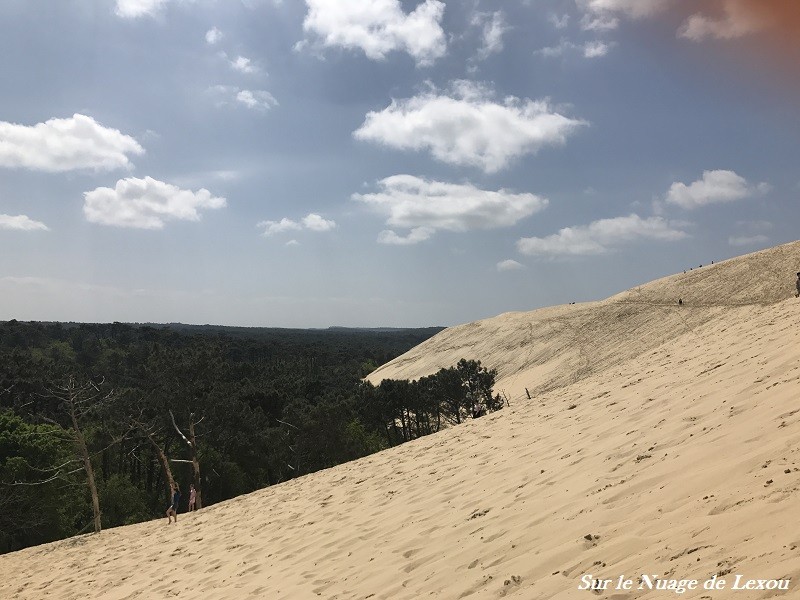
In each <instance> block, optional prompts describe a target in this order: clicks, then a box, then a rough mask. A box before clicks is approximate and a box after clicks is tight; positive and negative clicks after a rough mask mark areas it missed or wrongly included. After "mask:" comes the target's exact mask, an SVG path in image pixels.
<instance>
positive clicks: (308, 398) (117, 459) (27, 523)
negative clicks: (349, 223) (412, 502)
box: [0, 321, 503, 552]
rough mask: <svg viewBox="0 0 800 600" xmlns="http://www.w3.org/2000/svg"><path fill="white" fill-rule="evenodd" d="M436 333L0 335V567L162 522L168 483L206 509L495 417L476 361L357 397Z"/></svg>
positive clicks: (64, 327) (26, 327)
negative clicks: (14, 557)
mask: <svg viewBox="0 0 800 600" xmlns="http://www.w3.org/2000/svg"><path fill="white" fill-rule="evenodd" d="M440 330H441V328H427V329H400V330H357V329H331V330H291V329H259V328H220V327H197V326H194V327H193V326H177V325H176V326H158V327H156V326H139V325H126V324H120V323H113V324H103V325H89V324H59V323H26V322H17V321H9V322H5V323H2V322H0V552H7V551H10V550H16V549H20V548H23V547H26V546H30V545H33V544H38V543H42V542H46V541H52V540H56V539H61V538H64V537H68V536H71V535H75V534H77V533H82V532H85V531H95V530H99V529H100V528H105V527H113V526H116V525H123V524H130V523H135V522H139V521H143V520H147V519H151V518H153V517H156V516H160V515H163V513H164V510H165V509H166V506H167V503H168V502H167V498H168V497H169V496H168V490H169V485H170V483H172V481H176V482H178V483H179V484H180V486H181V489H182V490H184V498H185V497H186V496H187V494H186V490H188V487H189V483H194V484H195V487H196V488H197V490H198V505H199V507H202V506H208V505H210V504H214V503H215V502H219V501H221V500H225V499H228V498H232V497H234V496H237V495H240V494H243V493H247V492H251V491H254V490H256V489H259V488H262V487H264V486H268V485H273V484H276V483H279V482H281V481H286V480H288V479H291V478H293V477H297V476H299V475H303V474H307V473H311V472H314V471H317V470H319V469H323V468H327V467H330V466H334V465H336V464H340V463H342V462H345V461H348V460H353V459H355V458H359V457H362V456H366V455H368V454H371V453H373V452H376V451H378V450H382V449H384V448H387V447H390V446H394V445H397V444H401V443H403V442H406V441H409V440H412V439H415V438H418V437H420V436H423V435H427V434H430V433H434V432H436V431H439V430H440V429H442V428H443V427H446V426H449V425H452V424H457V423H460V422H462V421H463V420H464V419H465V418H467V417H468V416H471V415H473V413H475V414H480V412H482V411H493V410H497V409H499V408H501V407H502V405H503V403H502V400H501V399H500V397H499V396H493V395H492V388H493V386H494V382H495V378H496V371H495V370H488V369H486V368H485V367H483V366H482V365H481V364H480V362H479V361H467V360H461V361H460V362H459V363H458V364H457V365H455V366H453V367H450V368H446V369H441V370H440V371H439V372H438V373H436V374H434V375H431V376H429V377H423V378H421V379H419V380H417V381H414V382H409V381H394V380H385V381H383V382H382V383H381V385H379V386H372V385H371V384H369V383H366V382H364V381H363V377H364V376H366V375H367V374H368V373H370V372H371V371H373V370H374V369H375V368H376V367H377V366H378V365H380V364H382V363H385V362H388V361H389V360H391V359H392V358H395V357H396V356H399V355H400V354H402V353H403V352H405V351H407V350H408V349H410V348H412V347H413V346H416V345H417V344H419V343H421V342H422V341H424V340H425V339H427V338H429V337H431V336H432V335H434V334H435V333H437V332H438V331H440ZM476 411H477V412H476Z"/></svg>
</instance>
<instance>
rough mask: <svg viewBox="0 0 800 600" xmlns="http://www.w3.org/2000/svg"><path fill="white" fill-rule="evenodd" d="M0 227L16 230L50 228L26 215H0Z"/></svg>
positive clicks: (44, 229)
mask: <svg viewBox="0 0 800 600" xmlns="http://www.w3.org/2000/svg"><path fill="white" fill-rule="evenodd" d="M0 229H14V230H17V231H49V230H50V228H49V227H48V226H47V225H45V224H44V223H42V222H41V221H34V220H33V219H31V218H30V217H28V216H27V215H0Z"/></svg>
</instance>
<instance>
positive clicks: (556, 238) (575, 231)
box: [517, 214, 688, 257]
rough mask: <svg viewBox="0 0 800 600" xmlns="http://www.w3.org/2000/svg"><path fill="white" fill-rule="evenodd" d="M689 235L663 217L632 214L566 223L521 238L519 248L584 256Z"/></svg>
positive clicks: (543, 253)
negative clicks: (546, 232) (552, 231)
mask: <svg viewBox="0 0 800 600" xmlns="http://www.w3.org/2000/svg"><path fill="white" fill-rule="evenodd" d="M686 237H688V234H687V233H686V232H684V231H681V230H680V229H678V228H677V227H675V226H674V225H673V224H672V223H670V222H668V221H667V220H665V219H663V218H661V217H649V218H646V219H643V218H642V217H640V216H639V215H636V214H631V215H628V216H626V217H616V218H612V219H600V220H598V221H594V222H592V223H590V224H589V225H578V226H574V227H564V228H563V229H560V230H559V231H558V233H555V234H553V235H549V236H547V237H529V238H521V239H520V240H518V241H517V250H519V252H520V253H522V254H526V255H529V256H550V257H555V256H582V255H591V254H604V253H606V252H609V251H610V250H612V249H614V248H616V247H618V246H620V245H623V244H627V243H631V242H635V241H639V240H647V239H650V240H659V241H676V240H681V239H684V238H686Z"/></svg>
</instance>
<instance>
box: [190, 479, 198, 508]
mask: <svg viewBox="0 0 800 600" xmlns="http://www.w3.org/2000/svg"><path fill="white" fill-rule="evenodd" d="M196 503H197V490H196V489H194V484H193V483H190V484H189V512H192V511H194V510H197V509H196V508H195V504H196Z"/></svg>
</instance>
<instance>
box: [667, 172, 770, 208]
mask: <svg viewBox="0 0 800 600" xmlns="http://www.w3.org/2000/svg"><path fill="white" fill-rule="evenodd" d="M767 191H769V185H768V184H766V183H759V184H758V185H756V186H751V185H750V184H749V183H747V180H746V179H745V178H744V177H742V176H740V175H737V174H736V173H734V172H733V171H726V170H716V171H703V178H702V179H699V180H697V181H694V182H692V183H690V184H689V185H686V184H685V183H681V182H679V181H676V182H675V183H673V184H672V185H671V186H670V188H669V191H668V192H667V195H666V198H665V201H666V202H667V203H668V204H676V205H678V206H680V207H681V208H685V209H689V210H691V209H694V208H698V207H700V206H705V205H707V204H719V203H723V202H733V201H735V200H742V199H744V198H747V197H749V196H754V195H757V194H763V193H766V192H767Z"/></svg>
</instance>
